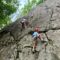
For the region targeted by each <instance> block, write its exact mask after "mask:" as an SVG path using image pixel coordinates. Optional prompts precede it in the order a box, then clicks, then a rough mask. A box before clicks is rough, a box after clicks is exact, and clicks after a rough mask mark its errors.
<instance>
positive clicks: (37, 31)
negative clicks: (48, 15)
mask: <svg viewBox="0 0 60 60" xmlns="http://www.w3.org/2000/svg"><path fill="white" fill-rule="evenodd" d="M39 31H40V30H39V27H35V30H34V33H33V34H32V37H33V49H32V51H33V52H35V51H36V47H37V39H38V38H39V39H41V37H40V34H39Z"/></svg>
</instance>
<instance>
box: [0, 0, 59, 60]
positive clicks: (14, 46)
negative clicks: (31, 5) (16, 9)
mask: <svg viewBox="0 0 60 60" xmlns="http://www.w3.org/2000/svg"><path fill="white" fill-rule="evenodd" d="M28 16H29V18H28V19H27V20H29V21H30V20H31V21H30V22H31V25H32V28H30V27H29V28H26V29H25V30H23V31H21V24H20V23H19V21H20V20H21V19H20V20H18V22H15V23H16V24H15V23H14V24H13V25H12V26H11V25H10V26H11V28H13V27H14V26H15V28H13V29H11V28H10V27H8V28H5V30H4V29H3V30H1V32H0V35H1V36H2V33H3V32H5V31H8V32H6V33H3V36H2V37H0V60H60V0H46V1H45V2H44V3H43V4H40V5H39V6H37V7H36V8H35V9H33V10H32V11H31V12H30V13H29V14H28ZM31 16H33V18H31V19H30V17H31ZM36 25H38V26H40V30H41V37H42V38H43V39H44V40H47V41H48V45H47V46H46V48H45V49H42V44H41V42H40V41H38V45H37V49H36V50H37V52H36V53H34V54H33V53H32V50H31V49H32V41H33V39H32V36H31V35H30V34H28V32H30V31H31V30H32V29H33V28H34V27H35V26H36ZM17 27H18V28H17ZM9 28H10V29H11V30H10V29H9ZM6 29H7V30H6ZM15 29H16V30H15ZM30 29H31V30H30ZM9 30H10V31H9Z"/></svg>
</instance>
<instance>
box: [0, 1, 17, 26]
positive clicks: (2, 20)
mask: <svg viewBox="0 0 60 60" xmlns="http://www.w3.org/2000/svg"><path fill="white" fill-rule="evenodd" d="M17 5H18V4H17V0H0V26H2V25H3V24H5V25H6V24H7V22H8V21H10V18H9V16H10V15H11V14H12V13H14V12H15V11H16V9H17V7H18V6H17Z"/></svg>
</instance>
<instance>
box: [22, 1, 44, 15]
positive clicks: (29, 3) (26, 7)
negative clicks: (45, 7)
mask: <svg viewBox="0 0 60 60" xmlns="http://www.w3.org/2000/svg"><path fill="white" fill-rule="evenodd" d="M40 3H43V0H27V3H26V4H25V5H24V7H23V8H22V13H21V14H22V16H25V15H27V14H28V13H29V11H30V10H31V9H32V8H33V7H35V6H36V5H39V4H40Z"/></svg>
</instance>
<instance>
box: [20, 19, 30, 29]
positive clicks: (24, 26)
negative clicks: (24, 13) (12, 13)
mask: <svg viewBox="0 0 60 60" xmlns="http://www.w3.org/2000/svg"><path fill="white" fill-rule="evenodd" d="M21 24H22V29H25V28H26V27H27V26H28V24H29V22H28V21H27V20H26V19H23V20H22V21H21Z"/></svg>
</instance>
